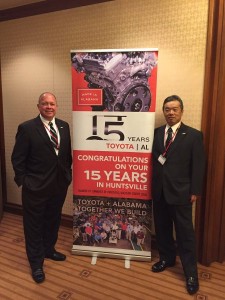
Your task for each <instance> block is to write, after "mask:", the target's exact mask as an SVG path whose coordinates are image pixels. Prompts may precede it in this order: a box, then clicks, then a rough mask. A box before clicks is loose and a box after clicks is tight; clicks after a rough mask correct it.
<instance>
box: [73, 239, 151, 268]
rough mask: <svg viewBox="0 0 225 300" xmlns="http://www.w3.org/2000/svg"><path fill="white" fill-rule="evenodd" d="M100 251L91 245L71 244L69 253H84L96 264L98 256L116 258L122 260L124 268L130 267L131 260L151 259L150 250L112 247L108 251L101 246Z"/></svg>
mask: <svg viewBox="0 0 225 300" xmlns="http://www.w3.org/2000/svg"><path fill="white" fill-rule="evenodd" d="M101 250H102V251H99V249H96V248H93V247H84V246H77V245H73V247H72V251H71V253H72V254H74V255H84V256H90V257H91V264H92V265H96V264H97V259H98V257H107V258H118V259H123V260H124V267H125V269H130V266H131V260H136V261H148V262H150V261H151V252H148V251H142V252H140V253H136V254H134V253H132V252H131V251H130V253H129V251H127V250H121V249H120V250H118V249H114V252H109V249H108V248H102V249H101Z"/></svg>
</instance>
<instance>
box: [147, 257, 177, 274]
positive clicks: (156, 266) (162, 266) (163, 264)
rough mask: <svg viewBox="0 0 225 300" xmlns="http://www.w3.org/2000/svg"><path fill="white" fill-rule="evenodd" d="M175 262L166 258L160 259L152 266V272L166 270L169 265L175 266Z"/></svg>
mask: <svg viewBox="0 0 225 300" xmlns="http://www.w3.org/2000/svg"><path fill="white" fill-rule="evenodd" d="M174 265H175V262H168V261H166V260H160V261H158V262H157V263H155V264H154V265H153V266H152V272H155V273H158V272H162V271H164V270H165V269H166V268H168V267H173V266H174Z"/></svg>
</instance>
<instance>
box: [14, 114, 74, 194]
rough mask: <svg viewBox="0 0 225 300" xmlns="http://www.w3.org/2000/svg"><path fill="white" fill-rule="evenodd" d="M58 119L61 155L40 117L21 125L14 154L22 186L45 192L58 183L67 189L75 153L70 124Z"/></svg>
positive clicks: (56, 120)
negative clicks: (72, 147) (72, 153)
mask: <svg viewBox="0 0 225 300" xmlns="http://www.w3.org/2000/svg"><path fill="white" fill-rule="evenodd" d="M55 122H56V125H57V127H58V130H59V134H60V149H59V153H58V156H57V155H56V153H55V150H54V148H53V145H52V143H51V141H50V138H49V136H48V134H47V132H46V129H45V127H44V125H43V123H42V121H41V119H40V117H39V116H38V117H36V118H35V119H32V120H29V121H26V122H24V123H22V124H20V125H19V127H18V131H17V134H16V143H15V146H14V149H13V153H12V164H13V168H14V171H15V182H16V183H17V185H18V186H21V185H23V186H25V187H26V188H28V189H29V190H31V191H35V192H43V191H47V190H50V189H54V188H55V187H56V186H59V187H63V188H66V187H67V186H68V185H69V184H70V182H71V179H72V171H71V164H72V156H71V140H70V130H69V125H68V123H66V122H64V121H62V120H59V119H57V118H56V119H55Z"/></svg>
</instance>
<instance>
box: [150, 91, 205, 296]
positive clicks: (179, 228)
mask: <svg viewBox="0 0 225 300" xmlns="http://www.w3.org/2000/svg"><path fill="white" fill-rule="evenodd" d="M163 113H164V117H165V120H166V122H167V124H166V125H164V126H161V127H159V128H156V129H155V134H154V141H153V149H152V154H153V179H152V198H153V212H154V223H155V233H156V240H157V245H158V250H159V256H160V260H159V261H158V262H157V263H155V264H154V265H153V266H152V271H153V272H162V271H164V270H165V269H166V268H167V267H172V266H174V264H175V260H176V247H175V242H174V238H173V225H174V228H175V232H176V241H177V245H178V251H179V255H180V259H181V263H182V266H183V270H184V274H185V277H186V288H187V291H188V293H189V294H194V293H196V292H197V291H198V289H199V282H198V271H197V258H196V245H195V233H194V229H193V223H192V204H193V203H194V202H195V201H196V200H197V197H198V195H200V193H201V187H202V181H203V173H204V150H203V137H202V133H201V132H200V131H198V130H196V129H194V128H191V127H189V126H187V125H185V124H183V123H182V122H181V117H182V115H183V101H182V100H181V98H180V97H178V96H176V95H172V96H169V97H167V98H166V99H165V100H164V103H163ZM170 128H171V129H170Z"/></svg>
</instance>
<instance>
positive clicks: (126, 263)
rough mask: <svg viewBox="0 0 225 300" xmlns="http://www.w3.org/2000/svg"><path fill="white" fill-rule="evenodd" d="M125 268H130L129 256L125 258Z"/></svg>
mask: <svg viewBox="0 0 225 300" xmlns="http://www.w3.org/2000/svg"><path fill="white" fill-rule="evenodd" d="M125 269H130V258H129V257H126V258H125Z"/></svg>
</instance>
